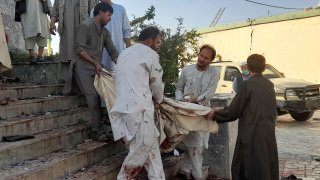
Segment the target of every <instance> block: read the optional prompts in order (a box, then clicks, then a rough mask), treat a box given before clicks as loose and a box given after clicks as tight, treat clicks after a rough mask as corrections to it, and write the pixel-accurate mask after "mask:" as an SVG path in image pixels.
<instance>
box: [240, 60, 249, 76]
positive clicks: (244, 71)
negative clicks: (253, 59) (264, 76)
mask: <svg viewBox="0 0 320 180" xmlns="http://www.w3.org/2000/svg"><path fill="white" fill-rule="evenodd" d="M240 68H241V71H242V74H243V75H244V76H249V75H250V73H249V70H248V65H247V61H242V62H241V63H240Z"/></svg>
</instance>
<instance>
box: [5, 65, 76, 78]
mask: <svg viewBox="0 0 320 180" xmlns="http://www.w3.org/2000/svg"><path fill="white" fill-rule="evenodd" d="M69 64H70V63H69V62H62V63H60V65H59V62H58V61H47V62H38V63H36V64H30V62H27V61H25V62H15V63H13V64H12V70H11V71H6V72H4V73H3V76H8V77H13V78H19V79H20V80H22V81H25V82H28V83H30V82H32V83H57V82H58V80H59V76H58V67H59V66H60V67H61V69H60V77H62V78H64V77H66V75H67V72H68V69H69Z"/></svg>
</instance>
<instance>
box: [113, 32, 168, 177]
mask: <svg viewBox="0 0 320 180" xmlns="http://www.w3.org/2000/svg"><path fill="white" fill-rule="evenodd" d="M138 41H139V42H138V43H136V44H135V45H133V46H131V47H129V48H128V49H126V50H124V51H123V52H122V53H121V54H120V56H119V58H118V62H117V66H116V71H115V85H116V100H115V104H114V106H113V107H112V109H111V112H110V118H111V121H112V122H116V123H118V126H116V128H115V126H114V125H113V128H112V130H113V135H114V140H118V139H122V140H123V141H125V142H127V143H128V144H129V154H128V155H127V157H126V158H125V160H124V162H123V164H122V167H121V170H120V172H119V174H118V177H117V179H118V180H127V179H134V178H135V177H136V176H137V175H138V174H139V172H140V171H141V170H142V168H143V166H144V167H145V168H146V170H147V171H148V178H149V179H150V180H161V179H165V176H164V172H163V165H162V161H161V156H160V150H159V144H158V138H157V137H158V136H159V132H158V130H157V128H156V126H155V124H154V103H161V101H162V100H163V89H164V85H163V82H162V74H163V71H162V67H161V66H160V64H159V56H158V54H157V53H156V52H155V51H154V50H155V49H156V48H158V47H159V44H160V31H159V30H158V29H157V28H155V27H148V28H146V29H144V30H142V31H141V33H140V35H139V37H138Z"/></svg>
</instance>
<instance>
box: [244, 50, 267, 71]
mask: <svg viewBox="0 0 320 180" xmlns="http://www.w3.org/2000/svg"><path fill="white" fill-rule="evenodd" d="M247 64H248V65H247V66H248V69H249V71H250V72H252V73H256V74H262V72H263V71H264V70H265V68H266V59H265V58H264V56H262V55H260V54H252V55H250V56H249V57H248V59H247Z"/></svg>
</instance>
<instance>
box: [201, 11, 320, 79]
mask: <svg viewBox="0 0 320 180" xmlns="http://www.w3.org/2000/svg"><path fill="white" fill-rule="evenodd" d="M198 31H199V33H200V34H201V37H202V38H201V43H210V44H212V45H214V46H215V48H216V50H217V53H218V54H220V55H221V56H222V59H223V60H232V61H244V60H246V58H247V57H248V56H249V55H250V54H253V53H260V54H263V55H264V56H265V57H266V60H267V63H269V64H272V65H273V66H274V67H275V68H277V69H278V70H279V71H281V72H283V73H284V74H285V75H286V77H288V78H296V79H304V80H307V81H311V82H314V83H319V84H320V53H319V50H320V45H319V44H320V9H309V10H304V11H296V12H290V13H285V14H280V15H276V16H269V17H265V18H259V19H252V20H250V19H249V20H248V21H247V22H239V23H234V24H226V25H221V26H215V27H212V28H207V29H201V30H198Z"/></svg>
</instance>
